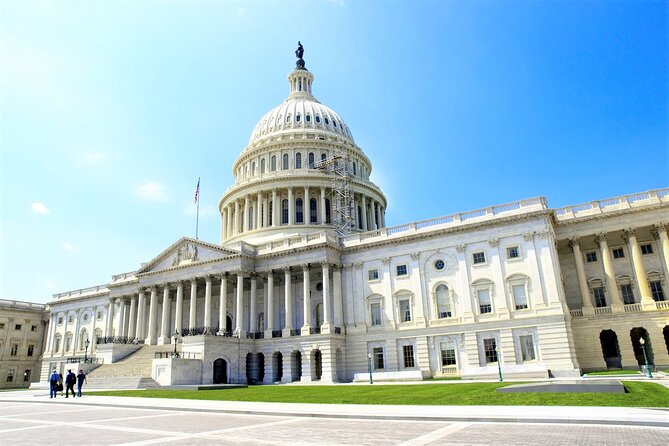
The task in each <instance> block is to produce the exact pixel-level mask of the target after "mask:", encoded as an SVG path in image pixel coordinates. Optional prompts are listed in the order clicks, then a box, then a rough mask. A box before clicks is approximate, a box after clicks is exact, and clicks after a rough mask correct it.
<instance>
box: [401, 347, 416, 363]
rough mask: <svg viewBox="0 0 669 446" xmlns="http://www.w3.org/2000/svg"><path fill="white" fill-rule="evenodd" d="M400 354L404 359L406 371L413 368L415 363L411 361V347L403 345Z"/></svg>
mask: <svg viewBox="0 0 669 446" xmlns="http://www.w3.org/2000/svg"><path fill="white" fill-rule="evenodd" d="M402 353H403V357H404V368H405V369H408V368H411V367H415V363H414V360H413V345H403V346H402Z"/></svg>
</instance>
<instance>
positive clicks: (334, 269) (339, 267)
mask: <svg viewBox="0 0 669 446" xmlns="http://www.w3.org/2000/svg"><path fill="white" fill-rule="evenodd" d="M331 266H332V271H341V270H342V269H343V266H342V265H338V264H333V265H331Z"/></svg>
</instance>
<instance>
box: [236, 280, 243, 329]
mask: <svg viewBox="0 0 669 446" xmlns="http://www.w3.org/2000/svg"><path fill="white" fill-rule="evenodd" d="M235 310H236V314H235V334H236V335H237V336H238V337H240V338H242V337H243V333H244V332H243V330H242V322H243V321H244V272H243V271H237V304H236V308H235Z"/></svg>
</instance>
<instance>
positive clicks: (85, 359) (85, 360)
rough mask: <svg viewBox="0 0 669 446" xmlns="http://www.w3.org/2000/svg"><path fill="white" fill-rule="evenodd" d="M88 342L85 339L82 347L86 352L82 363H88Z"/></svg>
mask: <svg viewBox="0 0 669 446" xmlns="http://www.w3.org/2000/svg"><path fill="white" fill-rule="evenodd" d="M90 343H91V342H90V341H89V340H88V338H86V342H84V345H85V346H86V350H84V363H86V362H88V346H89V345H90Z"/></svg>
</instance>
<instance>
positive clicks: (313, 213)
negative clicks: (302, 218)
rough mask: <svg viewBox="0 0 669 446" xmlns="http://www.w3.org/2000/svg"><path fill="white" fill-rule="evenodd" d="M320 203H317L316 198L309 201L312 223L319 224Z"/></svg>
mask: <svg viewBox="0 0 669 446" xmlns="http://www.w3.org/2000/svg"><path fill="white" fill-rule="evenodd" d="M317 208H318V202H317V201H316V199H315V198H312V199H311V200H309V211H310V212H309V214H310V219H311V221H310V223H317V222H318V211H317Z"/></svg>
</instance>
